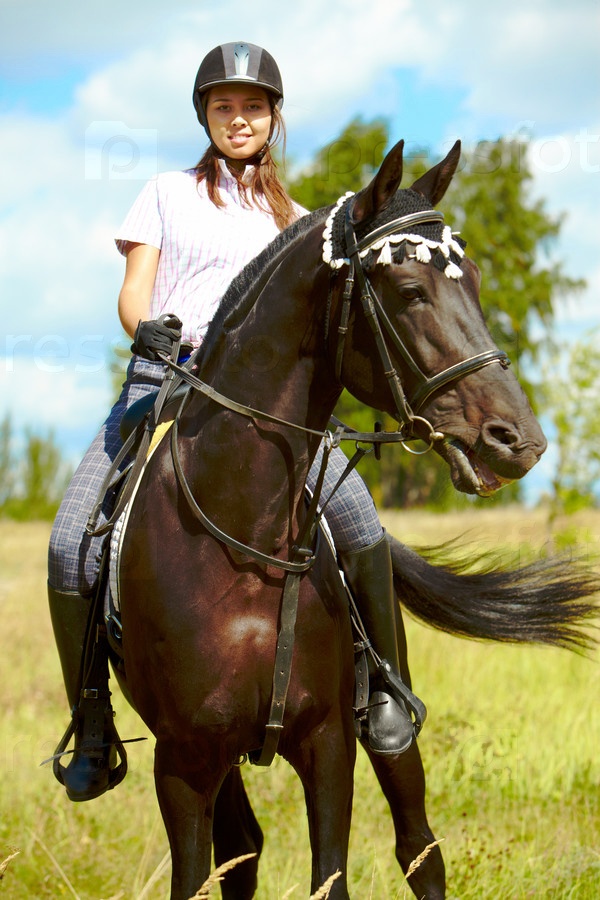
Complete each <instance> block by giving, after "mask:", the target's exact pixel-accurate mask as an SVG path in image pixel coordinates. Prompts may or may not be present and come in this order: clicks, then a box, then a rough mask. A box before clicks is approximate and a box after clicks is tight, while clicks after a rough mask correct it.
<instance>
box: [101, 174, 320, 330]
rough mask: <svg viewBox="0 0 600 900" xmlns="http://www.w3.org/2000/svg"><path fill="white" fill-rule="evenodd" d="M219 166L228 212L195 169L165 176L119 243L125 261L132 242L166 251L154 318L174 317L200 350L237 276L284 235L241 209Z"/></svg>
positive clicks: (261, 216)
mask: <svg viewBox="0 0 600 900" xmlns="http://www.w3.org/2000/svg"><path fill="white" fill-rule="evenodd" d="M219 162H220V163H221V170H222V171H221V179H220V182H219V191H220V193H221V197H222V198H223V200H224V201H225V204H226V205H225V207H223V208H218V207H216V206H215V205H214V203H212V202H211V201H210V199H209V198H208V194H207V191H206V184H205V183H204V182H201V183H200V184H197V183H196V173H195V171H194V170H193V169H188V170H186V171H183V172H165V173H163V174H160V175H157V176H156V178H153V179H152V180H151V181H149V182H148V183H147V184H146V185H145V187H144V188H143V189H142V191H141V193H140V195H139V196H138V198H137V200H136V201H135V203H134V204H133V206H132V207H131V209H130V211H129V213H128V214H127V216H126V218H125V221H124V222H123V224H122V226H121V228H120V229H119V231H118V232H117V236H116V238H115V242H116V245H117V247H118V249H119V251H120V252H121V253H123V254H124V255H126V253H127V244H128V243H129V242H135V243H140V244H150V245H151V246H152V247H158V248H159V249H160V251H161V252H160V258H159V262H158V271H157V273H156V281H155V283H154V290H153V292H152V299H151V302H150V318H152V319H156V318H158V316H160V315H162V314H163V313H175V315H177V316H179V318H180V319H181V321H182V322H183V339H184V340H186V341H190V342H191V343H193V344H194V345H197V344H199V343H200V341H201V340H202V337H203V335H204V332H205V331H206V328H207V326H208V324H209V322H210V320H211V319H212V317H213V315H214V313H215V311H216V309H217V307H218V305H219V302H220V300H221V297H222V296H223V294H224V292H225V290H226V289H227V287H228V286H229V284H230V283H231V281H232V279H233V278H234V277H235V275H237V274H238V272H240V271H241V269H242V268H243V267H244V266H245V265H246V263H248V262H249V261H250V260H251V259H253V258H254V257H255V256H257V254H258V253H260V251H261V250H263V249H264V248H265V247H266V245H267V244H268V243H270V242H271V241H272V240H273V238H274V237H275V236H276V235H277V234H278V233H279V230H278V228H277V226H276V224H275V221H274V219H273V216H272V215H271V213H270V212H267V211H266V210H263V209H260V208H258V207H256V206H252V207H247V206H245V205H244V204H243V203H242V200H241V198H240V196H239V191H238V188H237V184H236V181H235V179H234V177H233V176H232V175H231V173H230V172H229V170H228V168H227V166H226V165H225V164H224V161H223V160H219ZM298 212H299V214H301V213H302V212H303V210H300V209H299V210H298Z"/></svg>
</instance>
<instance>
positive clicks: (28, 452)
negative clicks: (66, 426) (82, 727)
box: [0, 416, 71, 520]
mask: <svg viewBox="0 0 600 900" xmlns="http://www.w3.org/2000/svg"><path fill="white" fill-rule="evenodd" d="M15 443H16V442H15V439H14V435H13V429H12V425H11V421H10V417H9V416H5V417H4V419H3V420H2V422H1V423H0V516H5V517H7V518H11V519H19V520H24V519H48V520H50V519H53V518H54V516H55V515H56V510H57V509H58V506H59V504H60V501H61V499H62V496H63V494H64V491H65V488H66V485H67V483H68V480H69V478H70V474H71V472H70V468H69V467H68V466H67V465H66V463H65V461H64V459H63V457H62V454H61V451H60V449H59V447H58V445H57V443H56V440H55V437H54V434H53V432H52V431H49V432H48V433H47V434H46V435H39V434H36V433H35V432H34V431H33V429H31V428H26V429H25V431H24V435H23V441H22V442H19V443H20V444H22V446H21V447H20V449H19V450H17V449H16V447H15Z"/></svg>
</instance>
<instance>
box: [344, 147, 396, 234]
mask: <svg viewBox="0 0 600 900" xmlns="http://www.w3.org/2000/svg"><path fill="white" fill-rule="evenodd" d="M403 151H404V141H398V143H397V144H396V145H395V146H394V147H392V149H391V150H390V152H389V153H388V155H387V156H386V158H385V159H384V161H383V162H382V164H381V168H380V169H379V172H378V173H377V175H376V176H375V178H374V179H373V181H372V182H371V184H369V185H367V187H366V188H364V189H363V190H362V191H359V193H358V194H357V195H356V199H355V201H354V205H353V208H352V221H353V223H354V224H355V225H358V223H359V222H364V221H365V220H366V219H370V218H371V217H372V216H375V215H377V213H378V212H381V210H382V209H385V207H386V206H387V205H388V203H389V202H390V200H391V199H392V197H393V196H394V194H395V193H396V191H397V190H398V188H399V186H400V182H401V181H402V153H403Z"/></svg>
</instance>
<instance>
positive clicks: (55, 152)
mask: <svg viewBox="0 0 600 900" xmlns="http://www.w3.org/2000/svg"><path fill="white" fill-rule="evenodd" d="M0 15H1V16H2V19H3V22H2V27H1V28H0V153H1V154H2V173H3V187H2V192H1V193H0V298H1V300H0V302H1V303H2V321H3V327H2V332H1V340H0V383H1V385H2V401H1V406H0V416H3V415H4V413H6V412H7V411H9V412H10V413H11V415H12V417H13V423H14V425H15V427H16V428H17V429H19V428H20V427H22V425H23V424H36V425H37V427H39V428H40V429H46V428H48V427H53V428H54V430H55V434H56V436H57V439H58V441H59V443H60V444H61V446H62V447H63V449H64V450H65V452H66V453H68V454H69V456H70V457H71V458H72V459H76V458H77V457H79V456H80V455H81V454H82V453H83V451H84V450H85V448H86V446H87V444H88V442H89V440H90V439H91V437H92V436H93V434H94V432H95V430H96V428H97V426H98V424H99V423H100V421H101V420H102V418H103V417H104V414H105V412H106V411H107V408H108V405H109V401H110V379H109V373H108V368H107V358H108V356H109V351H110V347H111V346H112V345H113V344H115V343H118V342H122V341H123V338H122V332H121V329H120V326H119V323H118V319H117V315H116V298H117V294H118V290H119V287H120V282H121V278H122V272H123V262H122V259H121V258H120V256H119V255H118V253H117V252H116V250H115V248H114V245H113V242H112V235H113V234H114V232H115V230H116V228H117V227H118V225H119V223H120V221H121V220H122V219H123V217H124V215H125V213H126V212H127V209H128V207H129V205H130V204H131V202H132V201H133V199H134V198H135V196H136V194H137V192H138V191H139V190H140V188H141V187H142V185H143V183H144V181H145V179H146V178H149V177H151V176H152V175H153V174H154V173H155V172H156V171H158V170H161V171H162V170H165V169H170V168H183V167H186V166H188V165H190V164H193V163H194V162H195V161H196V159H197V158H198V157H199V156H200V155H201V152H202V150H203V147H204V139H203V133H202V132H201V130H200V128H199V126H198V124H197V122H196V119H195V114H194V111H193V108H192V104H191V88H192V84H193V79H194V75H195V72H196V69H197V66H198V64H199V62H200V60H201V58H202V56H203V55H204V53H206V52H207V51H208V50H209V49H211V48H212V47H213V46H215V45H216V44H218V43H220V42H222V41H229V40H247V41H252V42H254V43H258V44H261V45H263V46H265V47H267V48H268V49H269V50H270V51H271V52H272V53H273V54H274V55H275V57H276V58H277V60H278V62H279V64H280V67H281V69H282V73H283V77H284V82H285V87H286V98H285V105H284V113H285V115H286V121H287V125H288V158H289V161H290V163H291V164H293V165H295V166H296V165H301V164H302V162H304V161H306V160H308V159H310V157H311V155H312V154H313V153H314V152H315V151H316V150H317V149H318V148H319V147H320V146H322V145H323V144H326V143H327V142H328V141H331V140H333V139H334V138H335V137H336V136H337V135H338V134H339V132H340V130H341V129H342V128H343V127H344V126H345V125H346V124H347V122H348V121H349V120H350V119H351V118H352V117H354V116H356V115H362V116H363V117H364V118H367V119H368V118H372V117H374V116H378V115H384V116H386V118H387V119H388V120H389V122H390V127H391V136H392V138H393V139H394V140H397V139H399V138H401V137H403V138H405V139H406V141H407V143H408V144H409V146H410V145H411V144H414V145H425V146H428V147H430V148H431V150H432V152H433V153H434V154H441V153H442V152H443V151H444V150H445V149H446V148H447V147H448V145H449V144H450V143H451V142H453V141H454V140H455V139H456V138H457V137H460V138H461V139H462V140H463V141H464V142H465V144H466V145H467V146H470V145H472V144H474V143H475V142H477V141H480V140H494V139H496V138H497V137H499V136H501V135H519V136H520V139H522V140H523V141H524V144H525V147H526V152H527V154H528V159H529V162H530V165H531V169H532V173H533V176H534V178H533V186H532V190H533V192H534V194H535V196H538V197H542V198H544V200H545V202H546V207H547V209H548V211H549V212H550V213H552V214H559V213H565V214H566V218H565V222H564V225H563V228H562V235H561V239H560V242H559V243H558V245H557V246H556V247H555V248H554V253H555V254H556V256H557V257H558V258H560V259H562V260H564V261H565V265H566V269H567V271H568V273H569V274H571V275H573V276H575V277H584V278H586V279H587V281H588V288H587V290H586V291H585V292H584V294H582V295H580V296H579V297H578V298H577V299H574V298H567V299H566V300H565V302H564V304H562V306H561V308H560V310H559V315H558V323H557V333H558V335H559V336H560V337H561V338H564V339H568V340H573V339H575V338H576V337H577V336H579V335H581V334H582V333H584V332H585V331H586V329H588V328H590V327H592V326H593V325H595V324H597V323H598V321H599V315H598V293H599V289H600V252H599V251H600V247H599V244H600V238H599V237H598V231H599V229H598V208H599V206H600V203H599V201H600V186H599V185H600V181H599V178H600V108H599V101H598V97H599V96H600V92H599V90H598V88H599V82H600V77H599V75H600V63H599V61H598V60H599V55H598V51H597V36H598V34H599V33H600V13H599V11H598V7H597V4H596V3H595V2H592V0H574V2H571V3H570V4H569V5H568V6H565V5H564V4H562V3H559V2H557V0H524V2H516V0H507V2H505V3H503V4H501V5H499V4H491V5H489V7H488V6H487V5H486V6H485V7H484V5H483V4H481V3H480V2H476V0H455V2H454V3H452V4H447V3H442V2H430V3H428V4H422V3H418V2H416V0H394V2H392V0H371V2H370V3H369V4H365V3H364V0H360V2H359V0H330V2H329V3H327V4H324V3H322V0H304V2H303V3H302V4H298V5H296V8H290V9H284V8H283V7H282V5H281V4H280V3H279V2H275V0H256V2H254V3H253V4H251V5H249V4H242V3H241V2H240V0H222V2H221V3H220V4H219V6H218V9H217V7H216V5H215V4H214V3H213V2H212V0H211V2H205V0H200V2H198V0H196V2H191V0H190V2H185V0H183V2H182V0H173V2H171V3H170V4H169V5H167V4H164V3H163V2H161V3H158V2H157V0H146V2H144V3H143V4H142V3H141V2H139V0H130V2H128V3H127V4H123V3H121V2H117V0H104V2H103V3H102V4H99V5H94V6H93V7H91V8H90V6H89V5H88V4H75V3H74V2H71V0H56V2H55V3H53V4H47V3H45V2H42V0H32V2H29V3H27V4H23V3H22V2H21V0H1V3H0ZM232 23H235V25H232ZM132 150H133V151H135V153H134V156H132ZM551 465H552V454H549V455H548V457H547V460H546V461H543V462H542V463H541V464H540V466H539V467H538V470H537V471H536V470H534V473H532V475H531V476H530V480H531V484H532V485H538V486H539V485H543V481H544V479H545V478H546V479H547V478H548V477H549V475H550V474H551Z"/></svg>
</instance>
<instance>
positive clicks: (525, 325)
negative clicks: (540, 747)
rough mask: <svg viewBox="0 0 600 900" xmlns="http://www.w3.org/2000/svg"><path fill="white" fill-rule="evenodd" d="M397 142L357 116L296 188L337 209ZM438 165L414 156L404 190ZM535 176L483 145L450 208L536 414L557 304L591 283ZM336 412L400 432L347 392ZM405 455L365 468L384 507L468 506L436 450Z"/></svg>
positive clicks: (499, 146)
mask: <svg viewBox="0 0 600 900" xmlns="http://www.w3.org/2000/svg"><path fill="white" fill-rule="evenodd" d="M387 143H388V129H387V125H386V123H385V121H384V120H381V119H376V120H374V121H372V122H365V121H363V120H362V119H355V120H353V121H352V122H351V123H350V124H349V125H348V126H347V128H346V129H344V131H343V132H342V134H341V135H340V137H339V138H338V139H337V140H336V141H333V142H332V143H331V144H328V145H327V146H326V147H324V148H323V150H321V151H319V153H318V154H317V155H316V157H315V160H314V162H313V163H312V165H311V166H309V167H307V169H306V170H305V171H304V172H303V173H302V174H301V175H300V176H298V177H297V178H296V179H294V180H293V181H292V182H291V183H290V185H289V189H290V192H291V194H292V196H293V197H294V198H295V199H297V200H298V202H300V203H302V204H303V205H304V206H306V207H307V208H308V209H316V208H317V207H319V206H325V205H328V204H331V203H334V202H335V201H336V200H337V198H338V197H340V196H341V195H342V194H344V193H345V192H346V191H348V190H353V191H357V190H359V189H360V188H361V187H363V186H364V184H366V183H367V181H368V180H369V178H370V177H371V176H372V174H373V172H374V171H375V170H376V169H377V168H378V167H379V165H380V163H381V161H382V159H383V157H384V154H385V150H386V146H387ZM434 162H435V160H433V159H431V158H430V154H429V152H428V151H427V150H425V149H423V150H419V151H416V152H414V153H412V154H411V155H408V156H407V158H406V160H405V172H406V177H405V178H404V180H403V186H410V184H411V183H412V182H413V181H414V180H415V179H416V178H417V177H418V176H419V175H421V174H422V173H423V172H424V171H426V170H427V169H428V168H430V166H431V165H432V164H433V163H434ZM531 180H532V176H531V171H530V169H529V167H528V164H527V160H526V157H525V155H524V153H523V145H522V143H521V142H515V141H507V140H503V139H500V140H497V141H491V142H483V143H480V144H478V145H477V146H476V147H475V149H474V150H473V151H470V152H465V153H463V157H462V160H461V168H460V171H459V172H458V173H457V175H456V176H455V178H454V180H453V182H452V185H451V187H450V189H449V191H448V193H447V194H446V196H445V197H444V200H443V202H442V204H441V209H442V211H443V212H444V214H445V215H446V220H447V222H448V223H449V224H450V225H451V227H452V229H453V230H455V231H460V233H461V236H462V237H463V238H464V239H465V240H466V241H467V253H468V254H469V256H471V258H473V259H474V260H476V262H477V264H478V265H479V267H480V269H481V270H482V278H483V280H482V291H481V303H482V307H483V311H484V314H485V316H486V320H487V322H488V326H489V328H490V331H491V333H492V336H493V338H494V340H495V342H496V343H497V344H498V346H499V347H501V348H502V349H503V350H506V351H507V352H508V354H509V355H510V357H511V359H512V361H513V365H514V366H515V369H516V371H517V373H518V376H519V378H520V380H521V382H522V383H523V384H524V387H525V389H526V390H527V392H528V393H529V396H530V399H531V401H532V404H533V405H534V409H535V403H536V395H537V393H538V391H536V389H535V386H534V385H533V384H532V383H531V382H530V380H529V376H528V373H529V372H530V371H531V368H530V367H531V363H533V362H536V361H537V360H538V358H539V355H540V351H541V348H542V347H544V346H547V345H548V344H549V343H550V334H551V326H552V322H553V317H554V310H555V305H556V301H557V300H558V298H560V297H561V296H563V295H566V294H567V293H572V292H573V291H575V290H577V289H579V288H580V287H582V285H583V282H582V281H576V280H573V279H570V278H568V277H567V276H566V275H565V273H564V271H563V268H562V265H561V263H560V262H556V261H554V260H553V259H552V256H551V250H552V246H553V243H554V242H555V240H556V238H557V236H558V234H559V232H560V224H561V219H560V218H553V217H551V216H550V215H549V214H548V212H547V211H546V209H545V206H544V203H543V201H541V200H535V199H533V198H532V197H531V195H530V187H531ZM336 414H337V415H338V416H339V418H341V419H344V420H345V421H346V420H347V421H348V422H349V424H352V425H355V423H356V425H355V427H357V428H359V429H361V430H365V429H366V428H367V427H370V426H371V425H372V422H373V419H374V418H379V419H382V421H383V424H384V427H385V428H386V429H389V428H393V427H394V423H393V422H392V421H391V420H390V419H388V418H386V417H385V416H382V415H381V413H377V412H375V411H371V410H364V409H363V408H361V406H360V404H359V403H358V401H356V400H355V399H354V398H353V397H351V396H349V395H348V394H347V393H344V394H343V395H342V398H341V400H340V404H339V406H338V409H337V411H336ZM369 422H370V425H369ZM400 452H401V451H399V450H398V449H391V448H384V450H383V452H382V459H381V463H379V464H378V463H377V462H376V461H375V460H373V458H372V457H369V458H367V459H366V460H365V461H363V462H362V463H361V473H362V474H363V476H364V477H365V480H366V481H367V483H368V485H369V487H370V489H371V491H372V493H373V495H374V497H375V499H376V501H377V502H378V503H380V504H383V505H384V506H401V507H407V506H421V505H433V506H435V507H437V508H440V507H441V508H443V507H446V506H448V505H450V504H453V505H455V504H456V503H457V502H459V501H458V496H457V495H456V492H455V491H454V488H453V487H452V485H451V484H450V481H449V478H448V473H447V468H446V465H445V464H444V463H442V461H441V460H439V459H438V458H437V457H436V456H435V454H433V453H429V454H427V455H426V456H424V457H414V456H408V455H406V454H404V455H403V456H401V457H400V456H399V454H400ZM518 494H519V486H518V484H516V485H513V486H511V487H510V488H505V489H504V490H503V491H501V492H500V494H499V495H498V496H497V498H495V499H494V500H493V501H490V500H486V501H483V502H485V503H486V504H489V503H490V502H509V501H511V500H513V499H515V498H516V497H518ZM462 502H465V503H469V502H472V501H470V500H467V499H464V500H463V501H462ZM475 502H479V501H475Z"/></svg>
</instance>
